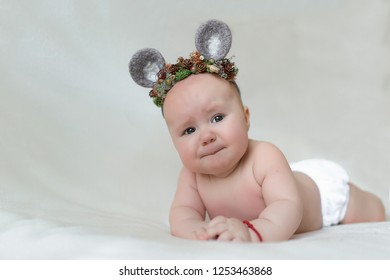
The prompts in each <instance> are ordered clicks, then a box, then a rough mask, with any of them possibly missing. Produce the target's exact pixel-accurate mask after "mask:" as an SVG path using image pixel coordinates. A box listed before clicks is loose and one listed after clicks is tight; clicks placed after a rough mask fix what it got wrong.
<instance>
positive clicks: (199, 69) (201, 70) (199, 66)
mask: <svg viewBox="0 0 390 280" xmlns="http://www.w3.org/2000/svg"><path fill="white" fill-rule="evenodd" d="M195 70H196V73H204V72H206V71H207V64H206V63H205V62H203V61H200V62H198V63H197V64H196V65H195Z"/></svg>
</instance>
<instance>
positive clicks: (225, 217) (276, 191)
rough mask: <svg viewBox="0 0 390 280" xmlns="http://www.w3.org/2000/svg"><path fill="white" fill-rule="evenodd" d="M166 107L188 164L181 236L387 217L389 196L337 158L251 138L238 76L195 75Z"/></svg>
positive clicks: (231, 235)
mask: <svg viewBox="0 0 390 280" xmlns="http://www.w3.org/2000/svg"><path fill="white" fill-rule="evenodd" d="M163 108H164V116H165V121H166V123H167V126H168V129H169V133H170V135H171V137H172V141H173V143H174V145H175V148H176V149H177V151H178V153H179V155H180V158H181V160H182V162H183V165H184V167H183V169H182V171H181V173H180V176H179V181H178V187H177V192H176V195H175V198H174V201H173V204H172V207H171V212H170V224H171V232H172V234H173V235H175V236H178V237H183V238H188V239H201V240H208V239H217V240H224V241H251V242H258V241H278V240H286V239H289V238H290V237H291V236H292V235H293V234H295V233H302V232H308V231H313V230H317V229H320V228H321V227H322V226H323V225H326V226H327V225H333V224H338V223H358V222H370V221H383V220H384V215H385V214H384V206H383V204H382V202H381V201H380V200H379V199H378V198H377V197H376V196H374V195H373V194H371V193H367V192H364V191H362V190H361V189H359V188H357V187H356V186H355V185H353V184H352V183H350V182H348V176H347V175H346V173H345V171H344V170H343V169H342V168H341V167H340V166H338V165H337V164H335V163H333V162H330V161H325V160H307V161H303V162H298V163H296V164H292V165H291V166H290V165H289V163H288V162H287V160H286V158H285V157H284V155H283V153H282V152H281V151H280V150H279V149H278V148H277V147H275V146H274V145H273V144H271V143H268V142H263V141H255V140H251V139H248V129H249V123H250V122H249V109H248V107H246V106H243V104H242V101H241V97H240V94H239V92H238V90H237V86H236V85H234V84H233V83H231V82H228V81H226V80H224V79H222V78H220V77H217V76H215V75H212V74H198V75H192V76H190V77H188V78H187V79H185V80H183V81H180V82H179V83H177V84H176V85H175V86H174V87H173V88H172V89H171V90H170V92H169V94H167V97H166V99H165V102H164V106H163ZM291 168H292V169H293V170H294V171H292V170H291ZM321 188H325V189H321ZM206 213H207V214H208V217H209V218H210V221H207V220H206ZM243 221H246V223H243Z"/></svg>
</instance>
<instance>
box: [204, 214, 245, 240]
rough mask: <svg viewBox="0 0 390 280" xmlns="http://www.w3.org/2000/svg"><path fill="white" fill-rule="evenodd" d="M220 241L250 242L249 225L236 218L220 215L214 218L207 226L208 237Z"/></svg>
mask: <svg viewBox="0 0 390 280" xmlns="http://www.w3.org/2000/svg"><path fill="white" fill-rule="evenodd" d="M206 239H216V240H218V241H234V242H250V241H251V236H250V234H249V230H248V227H247V226H246V225H244V224H243V223H242V221H240V220H238V219H235V218H226V217H223V216H218V217H215V218H214V219H212V220H211V221H210V222H209V224H208V228H207V238H206Z"/></svg>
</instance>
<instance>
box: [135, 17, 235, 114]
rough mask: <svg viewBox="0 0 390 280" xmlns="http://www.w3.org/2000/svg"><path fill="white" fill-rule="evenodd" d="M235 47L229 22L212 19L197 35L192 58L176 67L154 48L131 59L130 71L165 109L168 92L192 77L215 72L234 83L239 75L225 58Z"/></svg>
mask: <svg viewBox="0 0 390 280" xmlns="http://www.w3.org/2000/svg"><path fill="white" fill-rule="evenodd" d="M231 44H232V33H231V31H230V29H229V27H228V26H227V24H226V23H224V22H222V21H218V20H209V21H207V22H205V23H202V24H201V25H200V26H199V27H198V29H197V31H196V34H195V47H196V51H194V52H192V53H191V54H190V56H189V58H187V59H184V58H183V57H179V58H178V59H177V62H176V64H166V63H165V59H164V57H163V56H162V54H161V53H160V52H159V51H158V50H156V49H153V48H144V49H141V50H139V51H137V52H136V53H135V54H134V55H133V56H132V58H131V60H130V63H129V70H130V75H131V77H132V79H133V80H134V81H135V82H136V83H137V84H139V85H140V86H143V87H146V88H152V90H151V91H150V92H149V96H150V97H151V98H152V99H153V102H154V104H155V105H156V106H158V107H162V105H163V103H164V100H165V97H166V95H167V93H168V91H169V90H170V89H171V88H172V87H173V86H174V85H175V83H177V82H179V81H181V80H184V79H185V78H187V77H188V76H190V75H192V74H200V73H211V74H214V75H218V76H219V77H221V78H223V79H226V80H227V81H234V79H235V78H236V75H237V73H238V69H237V67H236V66H235V65H234V63H233V62H231V59H229V58H226V57H225V56H226V55H227V53H228V52H229V50H230V47H231Z"/></svg>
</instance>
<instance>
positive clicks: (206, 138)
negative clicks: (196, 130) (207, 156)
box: [202, 131, 216, 146]
mask: <svg viewBox="0 0 390 280" xmlns="http://www.w3.org/2000/svg"><path fill="white" fill-rule="evenodd" d="M215 139H216V136H215V134H214V133H212V132H211V131H207V132H205V133H204V135H203V137H202V145H203V146H206V145H208V144H210V143H212V142H214V141H215Z"/></svg>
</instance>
